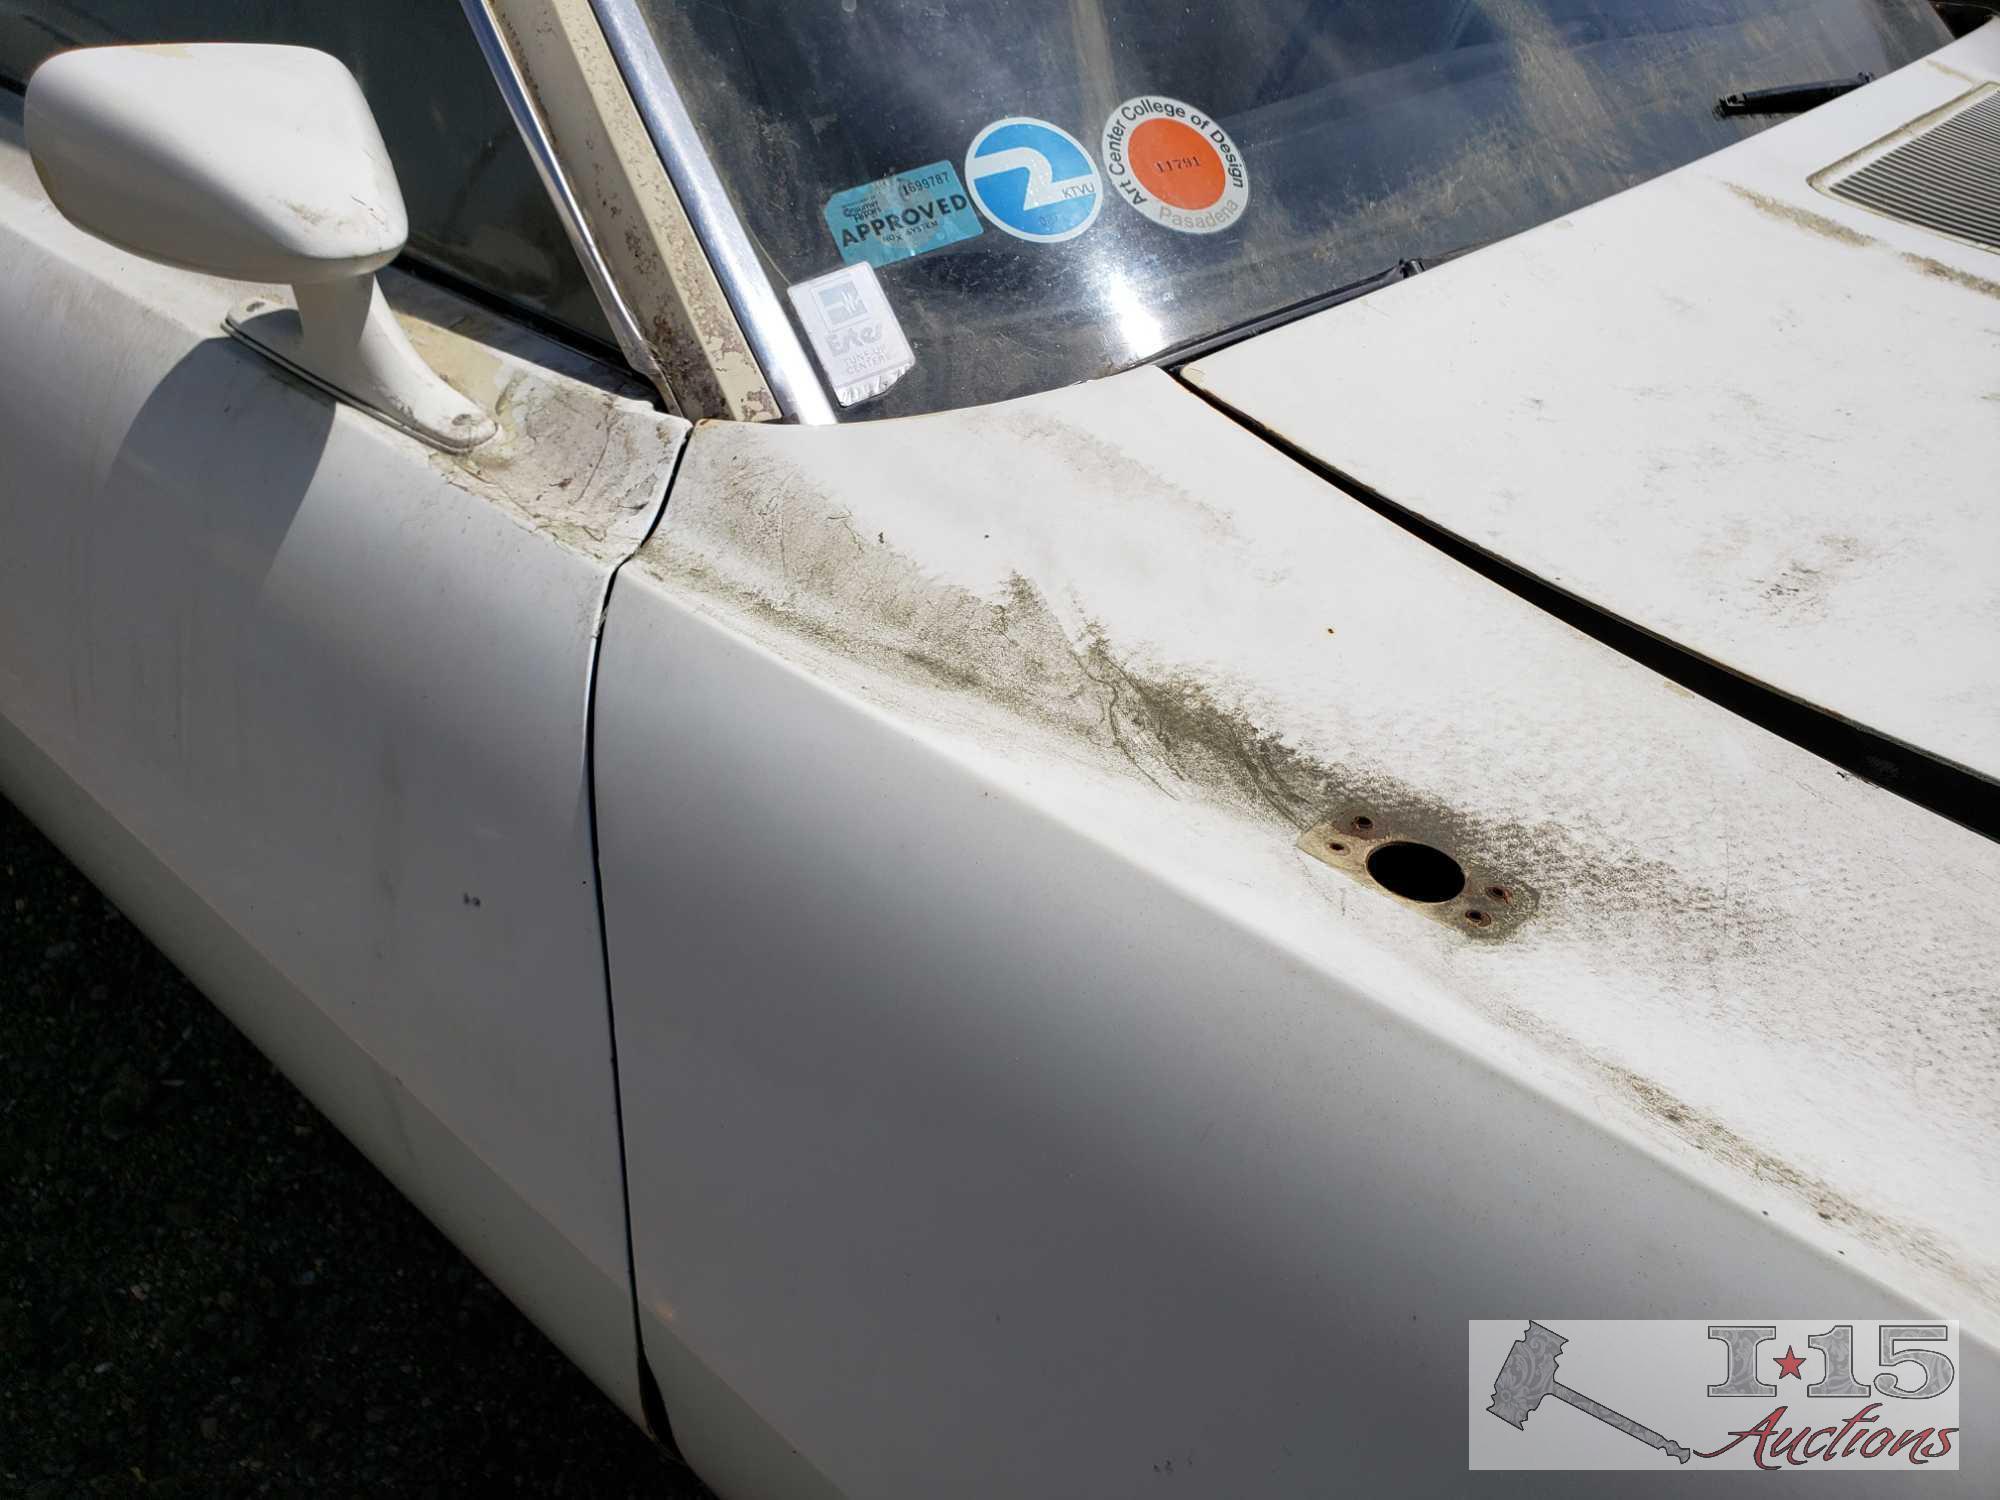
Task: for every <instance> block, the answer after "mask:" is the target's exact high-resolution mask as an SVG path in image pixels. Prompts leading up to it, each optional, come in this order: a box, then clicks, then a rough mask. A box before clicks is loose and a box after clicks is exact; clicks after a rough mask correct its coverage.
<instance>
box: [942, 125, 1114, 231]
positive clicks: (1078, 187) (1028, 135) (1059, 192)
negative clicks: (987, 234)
mask: <svg viewBox="0 0 2000 1500" xmlns="http://www.w3.org/2000/svg"><path fill="white" fill-rule="evenodd" d="M965 186H966V189H967V190H968V191H969V192H970V193H971V194H972V201H973V202H975V203H977V204H978V205H979V211H980V212H981V213H983V214H985V215H986V217H987V218H989V219H991V220H992V221H993V223H994V225H995V227H997V228H999V229H1000V230H1001V231H1003V232H1004V233H1007V234H1011V235H1012V236H1014V238H1015V239H1017V240H1037V241H1040V242H1041V243H1043V244H1049V245H1053V244H1059V243H1060V242H1061V241H1063V240H1073V239H1075V238H1076V237H1077V236H1078V235H1080V234H1082V233H1083V232H1084V230H1086V229H1088V228H1090V226H1091V225H1092V224H1094V223H1096V222H1097V214H1098V210H1100V209H1101V208H1103V207H1104V193H1103V191H1102V187H1103V179H1102V178H1100V177H1099V176H1098V175H1097V163H1096V162H1094V161H1092V160H1091V159H1090V153H1089V152H1088V151H1086V150H1084V149H1083V143H1082V142H1081V141H1079V140H1077V138H1076V137H1075V136H1073V135H1071V134H1070V133H1069V132H1068V131H1066V130H1064V129H1062V128H1061V127H1060V126H1056V125H1051V124H1050V123H1049V122H1048V121H1047V120H1029V119H1024V118H1021V117H1018V116H1016V117H1012V118H1009V119H1005V120H995V121H994V122H993V123H992V124H991V125H988V126H987V127H986V128H985V129H984V130H982V131H980V132H979V134H978V135H976V136H974V137H973V138H972V145H971V146H970V147H969V148H967V150H966V153H965Z"/></svg>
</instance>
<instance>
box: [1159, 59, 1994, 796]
mask: <svg viewBox="0 0 2000 1500" xmlns="http://www.w3.org/2000/svg"><path fill="white" fill-rule="evenodd" d="M1996 76H2000V26H1988V27H1986V28H1985V29H1983V30H1982V31H1979V32H1975V33H1974V34H1973V35H1971V36H1969V37H1967V38H1965V39H1964V40H1963V41H1961V42H1959V43H1958V44H1957V45H1956V46H1955V47H1953V48H1950V49H1948V50H1947V51H1945V52H1942V53H1940V54H1938V56H1937V57H1935V58H1933V59H1930V60H1927V61H1924V62H1920V63H1917V64H1914V65H1912V66H1910V67H1908V68H1905V69H1903V70H1902V71H1900V72H1898V73H1897V74H1895V75H1894V76H1892V77H1890V78H1887V79H1883V80H1881V81H1879V82H1877V83H1875V84H1874V85H1872V86H1870V87H1868V88H1866V89H1862V90H1860V91H1858V92H1856V93H1853V94H1850V95H1848V96H1846V97H1845V98H1842V99H1838V100H1836V101H1834V102H1833V103H1831V104H1828V105H1825V106H1823V107H1822V108H1819V109H1816V110H1814V111H1812V112H1811V113H1810V114H1807V115H1805V116H1803V117H1802V118H1800V119H1798V120H1795V121H1791V122H1788V123H1786V124H1783V125H1781V126H1778V127H1776V128H1774V129H1772V130H1770V131H1768V132H1766V133H1764V134H1762V135H1759V136H1757V137H1755V138H1753V139H1751V140H1749V141H1746V142H1744V143H1743V144H1741V145H1739V146H1736V147H1734V148H1732V149H1730V150H1727V151H1723V152H1721V153H1719V154H1717V155H1715V156H1712V157H1709V158H1707V159H1706V160H1703V161H1699V162H1696V163H1694V164H1693V165H1691V166H1688V167H1686V168H1684V169H1682V170H1681V171H1679V172H1675V173H1672V174H1670V175H1669V176H1666V177H1663V178H1660V179H1659V180H1657V181H1655V182H1652V183H1649V184H1646V185H1644V186H1642V187H1638V188H1635V189H1633V190H1632V191H1630V192H1628V193H1625V194H1623V195H1622V196H1620V197H1616V198H1613V199H1610V200H1607V201H1605V202H1603V203H1600V204H1597V205H1595V206H1593V207H1590V208H1586V209H1584V210H1582V211H1581V212H1579V213H1576V214H1573V215H1571V216H1569V217H1568V218H1565V219H1560V220H1557V221H1555V222H1554V223H1551V224H1548V225H1545V226H1543V227H1542V228H1539V229H1536V230H1533V231H1531V232H1530V233H1528V234H1525V235H1522V236H1521V237H1519V238H1518V239H1515V240H1513V241H1510V242H1508V243H1506V244H1503V245H1498V246H1495V247H1493V248H1492V249H1490V250H1486V251H1483V252H1481V253H1479V254H1477V255H1473V256H1469V257H1467V258H1465V259H1464V260H1461V261H1457V262H1454V263H1452V264H1449V265H1446V266H1444V267H1441V268H1439V269H1438V270H1436V271H1434V272H1431V273H1428V274H1426V275H1423V276H1419V277H1417V278H1415V279H1414V280H1411V281H1409V282H1406V283H1403V284H1401V285H1398V286H1395V287H1392V288H1389V289H1388V290H1386V291H1383V292H1380V293H1377V294H1375V295H1373V296H1370V297H1367V298H1364V299H1362V300H1361V301H1358V302H1353V303H1350V304H1348V305H1346V306H1343V307H1339V308H1336V309H1333V310H1332V311H1330V312H1327V313H1323V314H1321V315H1319V316H1317V317H1314V318H1309V319H1307V320H1305V321H1303V322H1300V323H1297V324H1294V325H1292V326H1291V327H1288V328H1283V329H1279V330H1277V331H1276V332H1273V333H1270V334H1266V335H1264V336H1263V337H1261V338H1258V339H1254V340H1252V341H1250V342H1249V343H1247V344H1243V345H1239V346H1237V347H1236V348H1233V349H1229V350H1226V351H1224V352H1222V353H1220V354H1216V355H1213V356H1210V357H1207V358H1205V359H1203V360H1202V361H1201V362H1200V363H1199V364H1198V365H1197V366H1195V367H1194V368H1191V369H1190V370H1189V371H1188V372H1187V374H1188V378H1189V379H1190V380H1192V381H1194V382H1195V383H1197V384H1198V385H1200V386H1201V388H1202V389H1203V390H1205V391H1207V392H1209V393H1210V394H1211V395H1213V396H1215V397H1216V398H1218V399H1219V400H1221V401H1224V402H1226V403H1227V404H1228V405H1230V406H1231V407H1233V408H1235V409H1237V410H1238V411H1241V412H1242V413H1244V414H1245V415H1247V416H1248V417H1250V418H1252V419H1253V420H1254V421H1256V422H1258V423H1260V424H1262V425H1263V426H1265V427H1267V428H1269V429H1271V430H1272V431H1274V432H1276V433H1279V434H1281V435H1282V436H1284V437H1285V438H1287V439H1289V440H1290V441H1291V442H1293V443H1296V444H1298V445H1299V446H1300V447H1302V448H1304V449H1305V450H1307V451H1308V452H1310V453H1312V454H1314V455H1315V456H1317V457H1319V458H1321V459H1323V460H1324V461H1325V462H1327V463H1328V464H1330V465H1331V466H1332V467H1333V468H1335V469H1336V470H1338V471H1339V472H1341V473H1344V474H1347V475H1351V476H1352V477H1354V478H1355V479H1357V480H1359V481H1360V482H1362V483H1363V484H1366V485H1368V486H1370V487H1371V488H1373V489H1375V490H1376V491H1378V492H1380V493H1381V494H1383V495H1386V496H1387V497H1388V498H1390V499H1391V500H1393V501H1395V502H1396V503H1398V504H1399V505H1402V506H1405V507H1407V508H1408V509H1410V510H1412V511H1415V512H1416V513H1417V514H1419V515H1421V516H1423V517H1425V518H1426V519H1428V520H1430V521H1433V522H1436V523H1437V524H1438V525H1440V526H1442V527H1444V528H1445V529H1447V530H1448V531H1450V532H1452V533H1454V534H1455V535H1457V536H1460V537H1462V538H1464V539H1465V540H1467V541H1470V542H1472V543H1475V544H1476V545H1478V546H1480V547H1482V548H1485V549H1487V550H1488V551H1490V552H1492V553H1495V554H1497V555H1498V556H1500V557H1504V558H1506V559H1507V560H1508V561H1510V562H1512V563H1514V564H1516V565H1518V566H1520V567H1522V568H1524V569H1526V570H1527V571H1529V572H1531V573H1533V574H1535V575H1537V576H1538V577H1541V578H1543V579H1545V580H1547V581H1548V582H1550V583H1553V584H1555V585H1557V586H1559V587H1561V588H1563V589H1565V590H1567V591H1569V592H1571V593H1573V594H1576V595H1579V596H1581V597H1582V598H1584V599H1587V600H1589V601H1590V602H1592V603H1593V604H1596V605H1598V606H1600V607H1602V608H1604V609H1605V610H1608V611H1609V612H1611V613H1612V614H1615V615H1618V616H1621V617H1622V618H1624V619H1627V620H1630V621H1632V622H1634V623H1636V624H1638V625H1640V626H1642V627H1644V628H1645V629H1647V630H1649V631H1652V632H1654V633H1656V634H1658V635H1661V636H1664V637H1666V638H1667V639H1669V640H1671V641H1674V642H1676V643H1678V644H1679V645H1681V646H1683V647H1686V648H1687V649H1689V650H1691V651H1694V652H1696V653H1698V654H1700V655H1702V656H1705V657H1708V658H1710V659H1712V660H1714V661H1717V662H1720V663H1722V664H1723V665H1725V666H1728V667H1731V668H1733V669H1734V670H1736V671H1738V672H1740V673H1742V674H1743V675H1745V676H1747V677H1750V678H1753V679H1755V680H1757V681H1759V682H1763V683H1766V684H1769V685H1770V686H1772V687H1774V688H1776V689H1777V690H1778V691H1779V692H1782V693H1785V694H1788V695H1790V696H1792V697H1795V698H1798V699H1802V700H1804V701H1805V702H1808V703H1811V704H1814V705H1817V706H1819V707H1821V708H1823V709H1826V710H1828V711H1829V712H1831V713H1833V714H1836V715H1838V716H1840V717H1842V718H1844V719H1848V720H1851V721H1853V722H1854V723H1857V724H1860V725H1863V726H1865V727H1867V728H1869V729H1872V730H1874V731H1876V732H1877V733H1879V734H1883V735H1886V736H1888V737H1889V738H1891V739H1894V740H1898V741H1901V742H1902V743H1904V744H1907V745H1912V746H1916V747H1918V748H1920V749H1922V750H1925V751H1927V752H1929V753H1930V754H1932V755H1934V756H1937V757H1938V758H1940V759H1943V760H1946V761H1949V762H1952V763H1954V764H1956V765H1958V766H1961V767H1963V768H1966V769H1969V770H1971V771H1974V772H1976V773H1977V774H1979V775H1981V776H1984V777H1987V778H1989V779H1991V778H2000V568H1996V566H1995V564H1996V561H2000V503H1996V501H1997V500H2000V257H1996V256H1994V255H1993V254H1992V253H1991V252H1989V251H1986V250H1982V249H1980V248H1978V247H1976V246H1973V245H1970V244H1967V243H1965V242H1963V241H1959V240H1955V239H1951V238H1948V237H1946V236H1943V235H1938V234H1932V233H1929V232H1927V231H1925V230H1923V229H1920V228H1918V227H1916V226H1914V225H1910V224H1905V223H1901V222H1899V221H1896V220H1893V219H1888V218H1884V217H1882V216H1881V215H1878V214H1874V213H1870V212H1869V211H1868V210H1866V209H1864V208H1861V207H1859V206H1857V205H1854V204H1851V203H1847V202H1844V201H1842V200H1839V199H1836V198H1832V197H1829V196H1827V195H1825V194H1822V193H1819V192H1816V191H1815V190H1814V189H1813V188H1812V187H1811V185H1810V183H1809V180H1808V179H1810V178H1811V177H1812V176H1813V175H1814V174H1815V173H1816V172H1818V171H1820V170H1821V169H1822V168H1824V167H1826V166H1828V165H1829V164H1830V163H1833V162H1836V161H1839V160H1841V159H1843V158H1844V157H1846V156H1848V155H1849V154H1850V153H1852V152H1854V151H1856V150H1859V149H1861V148H1862V147H1864V146H1866V145H1868V144H1869V143H1870V142H1873V141H1875V140H1877V139H1879V138H1880V137H1882V136H1884V135H1886V134H1889V133H1890V132H1892V131H1894V130H1896V129H1897V128H1898V127H1900V126H1901V125H1903V124H1904V123H1905V122H1906V121H1908V120H1910V119H1912V118H1915V117H1916V116H1919V115H1922V114H1925V113H1926V112H1928V111H1930V110H1933V109H1936V108H1938V107H1939V106H1940V105H1942V104H1944V103H1946V102H1947V101H1949V100H1952V99H1954V98H1957V97H1958V96H1960V95H1961V94H1963V93H1964V92H1965V91H1966V89H1967V87H1968V86H1969V85H1973V84H1977V83H1979V82H1981V81H1983V80H1987V79H1990V78H1993V77H1996Z"/></svg>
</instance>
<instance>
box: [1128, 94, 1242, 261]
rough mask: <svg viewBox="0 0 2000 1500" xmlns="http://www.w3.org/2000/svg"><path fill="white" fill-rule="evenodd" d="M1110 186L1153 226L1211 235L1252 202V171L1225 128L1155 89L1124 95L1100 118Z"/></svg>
mask: <svg viewBox="0 0 2000 1500" xmlns="http://www.w3.org/2000/svg"><path fill="white" fill-rule="evenodd" d="M1104 171H1105V174H1106V175H1107V176H1108V177H1110V179H1111V190H1112V191H1113V192H1114V193H1116V194H1117V195H1118V196H1119V197H1121V198H1123V199H1124V200H1125V201H1126V202H1127V203H1129V204H1131V205H1132V206H1133V207H1134V208H1136V209H1138V210H1139V212H1140V213H1142V214H1144V215H1145V216H1146V217H1147V218H1149V219H1151V220H1152V221H1153V222H1154V223H1155V224H1164V225H1166V226H1167V228H1169V229H1178V230H1179V231H1180V232H1181V233H1183V234H1214V233H1216V232H1217V231H1218V230H1223V229H1227V228H1228V227H1229V226H1230V225H1231V224H1234V223H1235V222H1236V221H1237V220H1238V219H1240V218H1242V217H1243V210H1244V209H1245V208H1247V207H1249V206H1250V172H1249V169H1248V168H1247V167H1245V166H1244V164H1243V153H1242V152H1240V151H1238V150H1237V149H1236V142H1234V141H1232V140H1231V139H1230V138H1229V132H1228V131H1226V130H1224V129H1223V128H1222V127H1221V126H1220V125H1218V124H1216V123H1215V121H1213V120H1211V119H1210V118H1209V117H1208V116H1207V115H1205V114H1203V113H1202V112H1201V111H1200V110H1198V109H1196V108H1194V106H1193V105H1190V104H1183V103H1182V102H1181V101H1180V100H1178V99H1168V98H1165V97H1163V96H1161V95H1159V94H1142V95H1140V96H1139V97H1138V98H1136V99H1127V100H1126V101H1125V102H1124V103H1123V104H1121V105H1119V106H1118V107H1117V108H1116V109H1114V110H1113V111H1111V118H1110V119H1108V120H1106V121H1105V122H1104Z"/></svg>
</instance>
